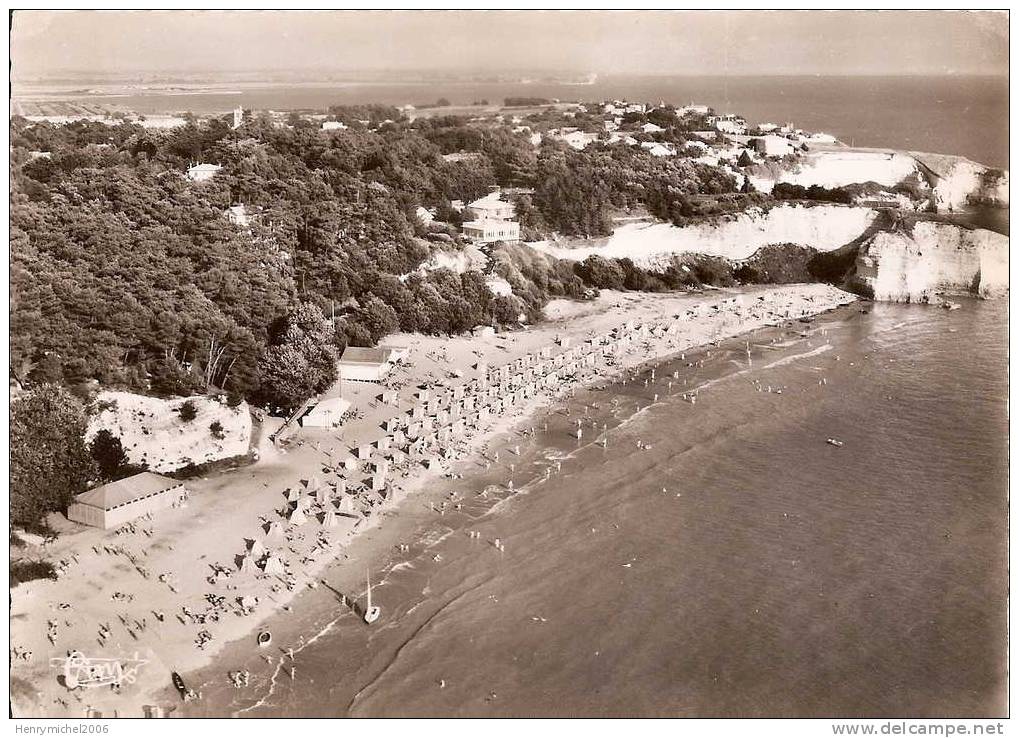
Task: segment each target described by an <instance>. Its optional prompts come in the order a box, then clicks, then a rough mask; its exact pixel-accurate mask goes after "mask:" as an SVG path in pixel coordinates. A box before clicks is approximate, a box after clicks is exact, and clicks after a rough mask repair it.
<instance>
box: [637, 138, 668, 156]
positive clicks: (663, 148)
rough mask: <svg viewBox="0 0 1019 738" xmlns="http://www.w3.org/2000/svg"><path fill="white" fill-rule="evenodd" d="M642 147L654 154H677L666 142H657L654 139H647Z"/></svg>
mask: <svg viewBox="0 0 1019 738" xmlns="http://www.w3.org/2000/svg"><path fill="white" fill-rule="evenodd" d="M640 147H641V148H642V149H644V150H645V151H647V152H648V153H649V154H651V155H652V156H675V155H676V152H675V150H673V149H672V148H671V147H669V146H667V145H666V144H661V143H655V142H653V141H645V142H644V143H642V144H641V145H640Z"/></svg>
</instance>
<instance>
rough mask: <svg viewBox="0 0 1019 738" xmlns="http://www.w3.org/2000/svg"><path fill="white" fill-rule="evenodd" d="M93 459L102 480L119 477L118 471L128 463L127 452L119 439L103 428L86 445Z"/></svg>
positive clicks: (106, 480)
mask: <svg viewBox="0 0 1019 738" xmlns="http://www.w3.org/2000/svg"><path fill="white" fill-rule="evenodd" d="M88 450H89V453H90V454H91V455H92V458H93V459H94V460H95V462H96V465H97V467H98V469H99V474H100V477H101V478H102V480H103V481H104V482H108V481H112V480H115V479H119V478H121V477H120V476H119V475H120V472H121V471H122V470H123V469H124V467H126V466H127V465H128V462H127V454H126V453H124V446H123V444H122V443H121V442H120V439H119V438H117V437H116V436H115V435H113V434H112V433H110V431H108V430H107V429H106V428H103V429H102V430H100V431H99V432H98V433H96V435H95V437H94V438H93V439H92V443H90V444H89V447H88Z"/></svg>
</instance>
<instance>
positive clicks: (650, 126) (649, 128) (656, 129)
mask: <svg viewBox="0 0 1019 738" xmlns="http://www.w3.org/2000/svg"><path fill="white" fill-rule="evenodd" d="M640 130H642V131H644V133H662V132H663V131H665V129H664V128H662V127H661V126H657V125H655V124H654V123H645V124H644V125H642V126H641V127H640Z"/></svg>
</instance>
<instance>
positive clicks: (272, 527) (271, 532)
mask: <svg viewBox="0 0 1019 738" xmlns="http://www.w3.org/2000/svg"><path fill="white" fill-rule="evenodd" d="M264 528H265V537H266V538H271V537H272V536H281V535H283V528H281V527H280V524H279V523H278V522H277V521H275V520H273V521H272V522H271V523H267V524H266V525H265V526H264Z"/></svg>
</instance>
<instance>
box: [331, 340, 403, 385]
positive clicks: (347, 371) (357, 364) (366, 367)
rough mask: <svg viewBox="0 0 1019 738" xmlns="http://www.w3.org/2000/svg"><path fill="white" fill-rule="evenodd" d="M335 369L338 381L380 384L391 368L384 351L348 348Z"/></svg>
mask: <svg viewBox="0 0 1019 738" xmlns="http://www.w3.org/2000/svg"><path fill="white" fill-rule="evenodd" d="M336 368H337V370H338V371H339V375H340V379H341V380H344V381H347V382H381V381H382V380H383V379H384V378H385V376H386V375H387V374H389V370H390V369H391V368H392V366H391V365H390V363H389V352H387V351H386V350H385V349H381V348H360V347H356V346H348V347H347V348H346V349H344V351H343V355H342V356H341V357H340V360H339V361H338V362H337V363H336Z"/></svg>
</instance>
